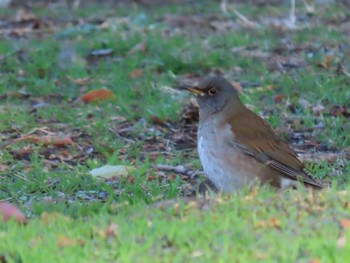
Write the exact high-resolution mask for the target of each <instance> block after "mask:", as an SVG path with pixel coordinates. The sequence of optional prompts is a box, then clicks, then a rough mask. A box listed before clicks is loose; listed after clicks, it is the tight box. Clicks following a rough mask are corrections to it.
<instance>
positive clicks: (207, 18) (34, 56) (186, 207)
mask: <svg viewBox="0 0 350 263" xmlns="http://www.w3.org/2000/svg"><path fill="white" fill-rule="evenodd" d="M237 8H238V10H239V11H240V12H241V13H243V14H244V15H246V16H247V17H248V18H249V19H251V20H254V19H256V20H257V21H260V22H261V21H264V19H266V18H267V17H270V16H272V17H275V16H276V17H280V16H283V15H284V14H288V9H287V8H288V6H283V5H282V6H277V7H271V6H266V7H256V6H254V5H250V6H247V5H245V4H240V5H238V6H237ZM33 10H34V13H35V14H36V15H37V16H38V17H41V18H45V19H49V20H50V19H52V22H53V23H54V24H55V23H57V25H56V27H55V29H54V30H53V31H52V32H49V33H48V32H45V33H41V34H29V35H28V36H27V37H21V38H13V37H7V38H6V39H4V40H3V41H1V43H0V54H1V56H0V60H1V61H0V62H1V63H0V120H1V121H0V146H1V149H0V164H1V165H2V166H0V167H1V169H3V170H1V169H0V180H1V184H0V200H7V201H9V202H11V203H14V204H16V205H18V206H19V207H20V208H21V209H22V210H23V211H24V213H25V214H26V215H27V216H28V217H29V219H30V220H29V224H28V225H27V226H18V225H16V224H14V223H8V224H3V223H1V224H0V239H1V240H2V241H1V242H0V261H3V260H2V258H5V261H6V262H61V261H64V262H67V261H68V262H89V261H91V262H100V261H101V262H102V261H104V262H115V261H120V262H131V261H133V262H144V261H148V258H150V259H151V258H153V259H154V260H153V261H156V262H170V261H171V262H174V261H175V262H183V261H189V262H192V261H193V262H208V261H213V262H226V261H232V259H237V261H239V262H254V261H258V260H259V261H263V262H271V261H277V262H295V261H297V262H310V260H312V259H319V260H320V262H332V261H334V262H347V261H348V259H349V258H350V255H348V251H350V250H349V247H348V246H349V245H348V242H346V243H345V246H343V247H342V242H343V241H342V238H343V237H344V238H345V239H346V240H348V239H349V238H350V236H349V228H348V229H344V228H342V227H341V226H340V222H341V220H343V219H350V210H349V208H348V205H347V201H346V200H347V199H348V198H349V194H348V192H347V191H348V190H349V185H350V184H349V178H350V162H349V160H346V159H342V158H340V157H339V158H338V159H336V160H334V161H329V162H326V161H319V160H314V161H308V162H306V165H307V167H308V169H309V170H310V171H311V172H312V173H313V174H314V175H315V177H317V178H318V179H320V180H326V181H330V182H331V183H332V188H331V189H329V190H325V191H323V192H321V193H317V194H316V195H315V197H314V198H313V197H312V195H311V194H310V193H309V192H307V191H302V190H298V191H290V192H289V191H287V192H283V193H277V192H275V191H273V190H272V189H269V188H262V189H258V190H256V191H253V192H251V193H250V192H249V191H242V192H239V193H236V194H233V195H232V196H230V197H226V196H212V197H211V198H210V199H209V200H207V201H205V202H207V203H210V204H213V203H214V204H215V205H212V206H209V208H208V209H204V210H202V209H198V208H196V207H193V206H194V204H195V203H198V202H199V203H200V202H202V201H200V200H195V199H194V200H193V202H192V203H190V204H188V203H186V202H185V201H183V200H182V199H181V198H182V195H183V191H184V189H186V187H188V184H189V182H187V181H186V180H183V179H182V177H181V176H180V175H174V174H172V173H166V174H163V175H161V174H159V173H157V171H156V169H155V167H156V165H157V164H169V165H179V164H180V165H183V164H187V165H189V166H191V167H193V168H195V169H197V168H199V167H200V164H199V161H198V157H197V154H196V149H195V148H189V149H185V150H181V149H179V147H178V146H177V144H176V135H180V134H181V132H184V131H183V129H182V128H181V125H180V122H181V111H182V105H183V104H184V103H186V101H188V100H189V96H188V94H187V93H185V92H181V91H179V92H175V91H174V92H173V91H171V90H169V88H167V87H171V86H173V85H174V83H175V81H176V79H179V80H182V79H184V78H187V77H190V78H191V77H194V78H196V79H201V78H204V77H205V76H208V75H211V74H213V73H214V72H223V73H225V74H226V75H227V76H228V77H229V78H230V79H232V80H235V81H238V82H241V83H242V84H243V86H244V88H243V93H242V94H241V97H242V100H243V101H244V102H245V103H246V104H249V107H250V108H252V109H253V110H254V111H255V112H257V113H259V114H261V115H262V116H264V118H265V119H266V120H267V121H268V122H269V123H270V124H271V125H272V126H273V128H275V129H276V130H277V131H278V132H279V133H280V135H281V136H283V137H284V139H285V140H287V141H288V142H289V143H290V144H291V145H292V146H293V147H295V148H296V149H298V150H301V151H304V150H305V151H307V152H309V153H314V152H332V153H339V154H341V153H342V152H343V151H345V150H346V149H348V148H349V146H350V137H349V134H348V130H349V125H348V122H349V117H348V116H346V115H344V114H339V115H337V114H334V113H332V108H333V107H335V106H344V107H345V108H347V109H348V111H349V109H350V104H349V101H350V89H349V88H348V86H349V78H348V77H347V76H346V75H344V74H338V73H337V72H336V69H337V66H338V65H339V62H340V61H342V60H343V59H344V58H345V60H344V61H343V63H344V66H345V68H346V67H347V66H348V64H347V63H348V62H347V61H346V54H348V53H347V52H348V50H347V43H348V36H347V35H346V34H344V33H342V32H340V31H339V30H338V28H337V27H332V28H331V29H330V28H329V27H328V26H327V21H328V20H327V19H330V18H332V19H336V18H337V17H341V15H349V12H348V11H347V10H346V9H342V8H340V7H339V6H336V5H331V4H329V5H325V6H318V12H319V13H318V14H319V19H320V21H319V22H318V23H313V22H312V20H310V27H308V28H304V29H300V30H295V31H291V30H287V31H283V30H277V29H275V28H265V29H258V30H254V29H246V28H244V27H240V28H239V29H237V30H234V31H232V30H226V31H225V30H223V31H214V30H212V28H211V26H210V22H211V21H212V20H213V19H214V20H215V19H216V20H218V21H219V22H223V21H227V20H232V21H234V22H237V18H236V17H235V16H234V15H226V16H225V15H222V14H221V13H220V9H219V6H218V5H217V4H216V3H213V2H211V1H210V3H208V5H205V4H198V3H194V4H184V5H164V6H157V7H155V8H147V7H143V6H139V5H133V6H132V7H128V8H126V7H125V6H124V7H122V6H119V8H116V7H115V6H114V7H113V8H112V7H109V6H108V5H106V6H100V7H99V8H98V10H97V8H96V6H94V5H89V4H87V5H86V6H83V7H81V8H79V9H77V10H69V11H67V12H62V9H60V8H57V9H55V8H49V7H46V8H43V7H40V8H38V7H35V8H34V9H33ZM63 10H66V9H63ZM303 12H305V10H303V8H302V6H299V7H298V14H300V15H302V14H303ZM329 12H331V13H329ZM2 13H4V15H5V16H6V15H7V18H8V19H9V18H10V14H11V13H14V10H7V11H2ZM169 15H175V16H176V15H197V16H199V17H200V18H201V19H203V24H199V26H198V25H197V26H196V25H193V24H191V23H185V24H184V26H183V27H180V28H179V30H176V29H174V28H173V27H172V26H170V25H169V24H167V22H166V19H165V18H166V17H168V16H169ZM77 17H81V18H84V19H85V20H84V21H85V23H83V24H82V25H77V24H76V23H69V21H71V20H72V19H73V18H74V19H76V18H77ZM99 18H100V19H102V20H104V19H107V18H110V20H108V21H109V23H110V24H109V26H107V27H106V28H99V23H97V22H96V19H99ZM57 19H58V20H57ZM57 21H60V22H57ZM140 21H141V22H140ZM139 43H145V45H146V50H145V51H139V52H136V53H134V54H128V52H129V51H130V50H131V49H132V48H133V47H134V46H135V45H137V44H139ZM307 43H308V44H309V47H305V48H301V49H300V50H299V51H293V48H292V49H288V48H286V49H285V50H282V52H281V54H278V55H280V56H284V59H287V60H288V59H290V58H291V57H293V56H294V57H298V58H302V59H304V64H303V65H302V66H298V67H295V68H282V69H281V68H278V67H275V68H273V69H270V68H269V67H268V65H269V63H270V64H273V65H274V63H275V64H276V63H278V61H279V59H281V58H280V57H279V58H276V56H277V54H276V53H274V50H275V49H276V48H278V47H280V46H281V45H282V46H283V45H287V46H296V47H298V45H303V44H307ZM237 47H240V48H242V50H245V51H249V52H250V53H244V52H243V51H242V52H235V53H234V52H232V49H233V48H237ZM99 49H112V50H113V53H112V54H111V55H109V56H106V57H91V56H89V54H90V52H91V51H92V50H99ZM259 52H264V53H266V54H268V57H267V58H266V59H265V58H261V57H259ZM327 52H330V53H331V54H333V56H334V58H333V59H332V67H331V69H322V68H319V67H318V66H317V64H318V63H321V62H322V61H323V59H324V56H325V54H327ZM249 54H250V55H249ZM135 69H140V70H142V71H143V73H142V74H141V75H140V76H139V77H137V78H132V77H130V75H129V74H130V73H131V72H132V71H133V70H135ZM347 71H348V72H349V71H350V70H349V69H347ZM67 77H71V78H74V79H78V78H84V77H91V80H90V81H89V82H88V83H86V84H84V85H81V86H79V85H77V84H74V83H72V82H71V81H70V80H69V78H67ZM268 85H273V88H272V89H266V88H265V87H267V86H268ZM101 88H108V89H110V90H112V91H113V92H114V94H115V99H114V100H111V101H105V102H100V103H93V104H84V103H83V102H81V101H80V100H79V97H80V96H81V95H82V94H84V93H86V92H87V91H90V90H94V89H101ZM23 94H24V95H23ZM276 95H283V96H284V99H283V100H282V101H281V102H279V103H278V102H275V100H274V98H275V96H276ZM305 101H306V102H307V104H308V106H305ZM38 105H39V106H38ZM317 105H322V106H323V107H324V110H323V111H322V112H320V113H319V114H318V113H315V112H314V110H313V107H314V106H317ZM154 117H157V118H159V119H160V120H162V121H164V122H165V123H166V125H165V126H161V125H155V124H154V123H153V121H152V120H153V119H154ZM122 119H125V121H123V120H122ZM317 125H318V127H319V126H320V127H322V128H317V127H316V126H317ZM35 129H39V130H40V131H36V132H34V134H39V135H43V134H45V132H52V133H55V134H58V133H63V134H69V135H70V136H71V137H72V139H73V141H74V143H75V144H74V145H72V146H64V147H53V146H49V147H45V146H43V145H38V144H34V143H31V142H19V141H16V139H17V138H19V137H21V136H24V135H26V134H29V133H30V132H33V130H35ZM296 133H297V134H301V135H302V139H295V138H294V137H293V134H296ZM310 142H311V143H310ZM157 147H158V148H160V149H157ZM339 156H340V155H339ZM105 164H110V165H131V166H134V167H136V168H137V169H136V170H135V171H133V172H132V173H131V175H130V177H127V178H119V179H115V180H109V181H107V182H104V181H102V180H96V179H94V178H92V177H91V176H90V174H89V171H90V170H92V169H94V168H97V167H100V166H103V165H105ZM2 167H5V168H2ZM150 178H153V179H150ZM154 178H155V179H154ZM174 198H178V201H174V203H173V204H169V205H166V204H165V205H164V206H165V208H162V209H159V208H156V207H154V206H153V205H154V203H155V202H164V201H165V202H167V200H169V199H170V200H173V199H174ZM126 203H127V204H128V205H125V204H126ZM175 203H178V204H179V205H175ZM46 213H49V215H47V214H46ZM66 217H67V218H69V219H67V218H66ZM110 222H113V223H115V224H116V225H117V229H116V236H113V237H106V236H105V234H104V233H105V229H106V228H107V226H108V225H109V224H110ZM274 222H275V223H274ZM276 222H277V223H276ZM274 224H275V225H274ZM64 237H66V238H68V240H73V241H67V243H68V244H66V245H60V244H59V242H60V240H61V243H62V242H63V243H64V241H62V240H64V239H65V238H64ZM79 240H83V244H82V242H81V241H79ZM339 240H340V241H339ZM337 242H338V243H337ZM339 244H340V245H339ZM60 246H63V248H62V247H60ZM28 247H29V248H30V249H28Z"/></svg>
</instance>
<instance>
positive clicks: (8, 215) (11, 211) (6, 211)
mask: <svg viewBox="0 0 350 263" xmlns="http://www.w3.org/2000/svg"><path fill="white" fill-rule="evenodd" d="M0 215H2V218H1V219H2V221H4V222H7V221H9V220H10V219H13V220H15V221H16V222H17V223H20V224H27V219H26V217H25V215H24V214H23V213H22V212H21V211H20V210H19V209H18V208H17V207H16V206H14V205H13V204H10V203H8V202H0Z"/></svg>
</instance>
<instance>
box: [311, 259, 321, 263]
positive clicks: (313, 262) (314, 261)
mask: <svg viewBox="0 0 350 263" xmlns="http://www.w3.org/2000/svg"><path fill="white" fill-rule="evenodd" d="M320 262H321V261H320V260H319V259H318V258H313V259H311V260H310V261H309V262H308V263H320Z"/></svg>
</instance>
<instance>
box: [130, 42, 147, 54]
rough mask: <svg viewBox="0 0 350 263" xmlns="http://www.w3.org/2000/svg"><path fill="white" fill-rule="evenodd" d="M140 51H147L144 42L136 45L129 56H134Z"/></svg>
mask: <svg viewBox="0 0 350 263" xmlns="http://www.w3.org/2000/svg"><path fill="white" fill-rule="evenodd" d="M138 51H141V52H144V51H146V43H144V42H142V43H139V44H137V45H135V46H134V47H133V48H132V49H130V50H129V52H128V55H132V54H134V53H136V52H138Z"/></svg>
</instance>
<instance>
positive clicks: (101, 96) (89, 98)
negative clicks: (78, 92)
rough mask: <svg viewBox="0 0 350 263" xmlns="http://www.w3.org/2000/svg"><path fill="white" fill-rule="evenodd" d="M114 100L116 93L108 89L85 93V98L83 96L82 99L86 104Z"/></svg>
mask: <svg viewBox="0 0 350 263" xmlns="http://www.w3.org/2000/svg"><path fill="white" fill-rule="evenodd" d="M113 98H115V95H114V93H113V92H112V91H111V90H108V89H98V90H92V91H90V92H88V93H85V94H84V95H83V96H81V99H82V100H83V101H84V102H85V103H91V102H95V101H102V100H109V99H113Z"/></svg>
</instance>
